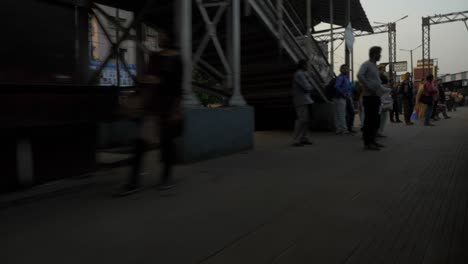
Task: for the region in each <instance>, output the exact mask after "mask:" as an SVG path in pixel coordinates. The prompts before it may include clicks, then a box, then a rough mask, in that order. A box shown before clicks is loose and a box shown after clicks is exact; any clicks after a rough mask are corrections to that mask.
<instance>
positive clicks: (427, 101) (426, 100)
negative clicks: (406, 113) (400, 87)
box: [419, 94, 434, 105]
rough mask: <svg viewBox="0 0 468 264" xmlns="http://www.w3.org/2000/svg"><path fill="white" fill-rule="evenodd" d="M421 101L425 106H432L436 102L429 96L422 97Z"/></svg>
mask: <svg viewBox="0 0 468 264" xmlns="http://www.w3.org/2000/svg"><path fill="white" fill-rule="evenodd" d="M419 101H420V102H421V103H423V104H425V105H432V102H433V101H434V100H433V98H432V96H428V95H424V94H423V95H421V98H420V99H419Z"/></svg>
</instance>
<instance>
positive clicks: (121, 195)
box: [113, 186, 140, 197]
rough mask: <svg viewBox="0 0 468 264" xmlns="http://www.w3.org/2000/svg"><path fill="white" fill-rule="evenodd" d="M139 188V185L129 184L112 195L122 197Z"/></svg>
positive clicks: (133, 192)
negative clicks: (130, 185) (131, 185)
mask: <svg viewBox="0 0 468 264" xmlns="http://www.w3.org/2000/svg"><path fill="white" fill-rule="evenodd" d="M139 190H140V188H139V187H136V186H134V187H129V186H124V187H123V188H122V190H121V191H119V192H117V193H115V194H114V195H113V196H114V197H124V196H128V195H132V194H135V193H137V192H138V191H139Z"/></svg>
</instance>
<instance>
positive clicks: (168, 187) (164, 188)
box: [158, 183, 175, 191]
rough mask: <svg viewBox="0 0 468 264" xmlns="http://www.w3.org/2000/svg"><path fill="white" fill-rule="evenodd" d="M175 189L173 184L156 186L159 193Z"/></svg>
mask: <svg viewBox="0 0 468 264" xmlns="http://www.w3.org/2000/svg"><path fill="white" fill-rule="evenodd" d="M174 187H175V184H172V183H163V184H160V185H159V186H158V190H159V191H165V190H169V189H172V188H174Z"/></svg>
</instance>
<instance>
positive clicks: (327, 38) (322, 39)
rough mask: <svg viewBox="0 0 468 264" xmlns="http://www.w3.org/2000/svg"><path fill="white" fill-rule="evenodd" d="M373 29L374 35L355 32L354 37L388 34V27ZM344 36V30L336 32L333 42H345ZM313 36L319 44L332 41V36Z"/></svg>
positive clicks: (365, 32)
mask: <svg viewBox="0 0 468 264" xmlns="http://www.w3.org/2000/svg"><path fill="white" fill-rule="evenodd" d="M372 29H373V30H374V33H370V32H367V31H360V30H356V31H354V37H364V36H369V35H376V34H382V33H387V32H388V25H380V26H375V27H373V28H372ZM344 34H345V31H344V30H341V31H337V32H335V33H334V34H333V40H344ZM313 36H314V38H315V40H316V41H317V42H330V40H331V37H330V34H318V35H313Z"/></svg>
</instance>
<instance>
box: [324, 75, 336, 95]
mask: <svg viewBox="0 0 468 264" xmlns="http://www.w3.org/2000/svg"><path fill="white" fill-rule="evenodd" d="M335 85H336V77H333V79H331V80H330V82H328V84H327V85H325V96H326V97H327V98H328V100H331V99H333V98H335V97H336V87H335Z"/></svg>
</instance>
